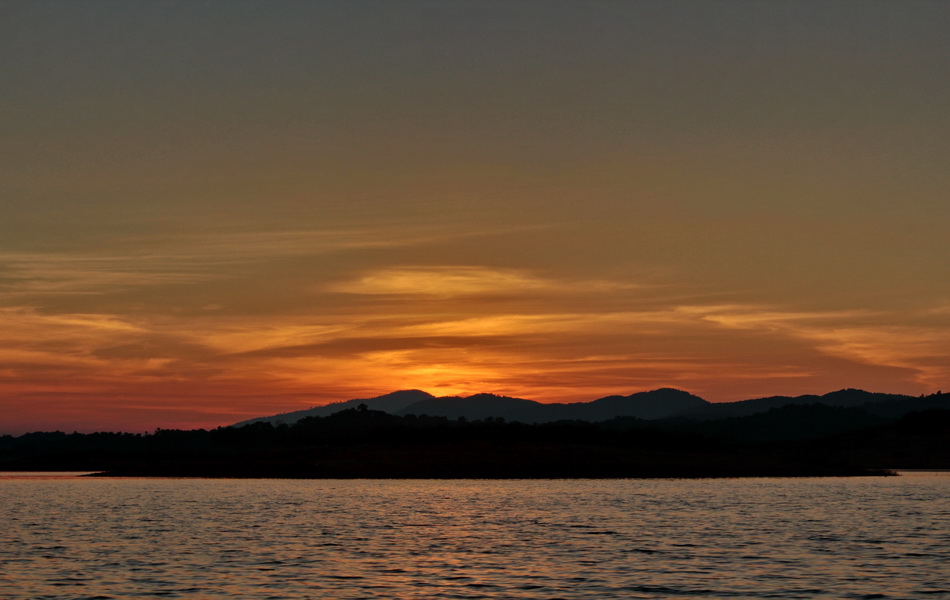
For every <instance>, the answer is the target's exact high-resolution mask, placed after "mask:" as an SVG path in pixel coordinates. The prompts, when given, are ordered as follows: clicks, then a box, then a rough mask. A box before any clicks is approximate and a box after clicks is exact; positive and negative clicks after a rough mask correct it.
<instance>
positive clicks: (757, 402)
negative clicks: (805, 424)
mask: <svg viewBox="0 0 950 600" xmlns="http://www.w3.org/2000/svg"><path fill="white" fill-rule="evenodd" d="M914 399H915V398H914V397H913V396H904V395H900V394H879V393H874V392H866V391H864V390H856V389H845V390H838V391H836V392H830V393H828V394H825V395H823V396H816V395H812V394H807V395H804V396H769V397H766V398H755V399H753V400H740V401H738V402H720V403H715V404H713V403H707V404H706V405H705V406H701V407H697V408H694V409H690V410H688V411H684V412H682V413H681V414H680V415H679V416H681V417H685V418H690V419H726V418H730V417H744V416H749V415H754V414H756V413H762V412H766V411H769V410H772V409H774V408H781V407H783V406H789V405H800V406H805V405H809V404H821V405H824V406H837V407H843V408H858V407H864V406H866V405H869V404H883V403H886V404H888V405H889V406H890V407H891V408H893V409H894V410H896V411H900V408H899V407H900V406H901V405H902V404H903V403H905V402H909V401H910V400H914ZM906 406H907V410H904V411H903V412H901V413H900V414H904V413H906V412H910V410H919V409H916V408H911V407H910V405H909V404H908V405H906ZM895 416H896V415H895Z"/></svg>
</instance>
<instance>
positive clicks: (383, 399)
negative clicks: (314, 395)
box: [233, 390, 434, 427]
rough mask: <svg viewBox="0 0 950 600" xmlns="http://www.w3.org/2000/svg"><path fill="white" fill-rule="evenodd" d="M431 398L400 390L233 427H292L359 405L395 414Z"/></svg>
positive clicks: (255, 419) (236, 424)
mask: <svg viewBox="0 0 950 600" xmlns="http://www.w3.org/2000/svg"><path fill="white" fill-rule="evenodd" d="M431 398H434V396H433V395H432V394H429V393H427V392H423V391H422V390H400V391H398V392H392V393H389V394H384V395H382V396H376V397H375V398H357V399H355V400H346V401H344V402H334V403H333V404H327V405H326V406H315V407H313V408H308V409H305V410H295V411H293V412H286V413H281V414H278V415H272V416H269V417H257V418H254V419H248V420H246V421H241V422H240V423H235V424H234V425H233V426H234V427H242V426H244V425H250V424H251V423H271V424H272V425H278V424H281V423H283V424H285V425H292V424H294V423H296V422H297V421H299V420H300V419H305V418H307V417H327V416H329V415H332V414H334V413H338V412H340V411H341V410H346V409H348V408H357V407H358V406H359V405H361V404H365V405H366V407H367V408H369V409H370V410H381V411H383V412H387V413H396V412H398V411H400V410H401V409H403V408H404V407H406V406H409V405H410V404H414V403H416V402H420V401H424V400H428V399H431Z"/></svg>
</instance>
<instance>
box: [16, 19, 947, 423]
mask: <svg viewBox="0 0 950 600" xmlns="http://www.w3.org/2000/svg"><path fill="white" fill-rule="evenodd" d="M948 31H950V2H947V1H945V0H938V1H933V2H928V1H914V0H907V1H893V2H886V1H874V0H855V1H849V2H839V1H834V0H830V1H821V2H816V1H807V2H798V1H781V0H772V1H763V0H749V1H717V2H710V1H704V0H696V1H678V0H656V1H653V2H643V1H639V2H638V1H633V0H625V1H616V2H612V1H583V2H581V1H571V2H564V1H556V0H552V1H545V2H534V1H527V0H526V1H510V0H504V1H502V0H499V1H474V0H473V1H470V2H463V1H454V0H431V1H414V0H407V1H385V2H383V1H375V2H370V1H360V0H348V1H323V2H321V1H308V2H304V1H299V2H297V1H279V0H277V1H269V0H268V1H264V0H261V1H253V2H252V1H242V0H221V1H204V2H172V1H161V0H149V1H144V0H143V1H129V0H122V1H109V2H103V1H94V0H90V1H81V2H80V1H75V0H63V1H46V0H35V1H0V433H14V434H16V433H22V432H24V431H31V430H52V429H61V430H65V431H73V430H78V431H95V430H126V431H149V430H152V429H154V428H156V427H165V428H168V427H182V428H191V427H214V426H218V425H223V424H229V423H233V422H235V421H238V420H241V419H245V418H249V417H253V416H260V415H265V414H274V413H277V412H284V411H289V410H297V409H300V408H307V407H309V406H313V405H317V404H325V403H327V402H330V401H338V400H345V399H350V398H358V397H371V396H376V395H379V394H383V393H386V392H390V391H393V390H397V389H404V388H418V389H423V390H426V391H428V392H430V393H433V394H437V395H448V394H461V395H468V394H472V393H477V392H493V393H497V394H504V395H511V396H517V397H523V398H529V399H533V400H538V401H543V402H564V401H579V400H592V399H594V398H597V397H600V396H604V395H608V394H630V393H633V392H637V391H643V390H649V389H654V388H658V387H675V388H679V389H684V390H687V391H690V392H692V393H695V394H697V395H700V396H702V397H704V398H706V399H708V400H711V401H732V400H739V399H743V398H750V397H758V396H766V395H773V394H785V395H797V394H803V393H825V392H829V391H832V390H835V389H840V388H844V387H860V388H864V389H869V390H873V391H881V392H895V393H907V394H921V393H931V392H935V391H937V390H938V389H941V388H942V389H944V390H946V389H948V388H950V35H948Z"/></svg>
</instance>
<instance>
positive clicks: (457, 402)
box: [396, 394, 548, 423]
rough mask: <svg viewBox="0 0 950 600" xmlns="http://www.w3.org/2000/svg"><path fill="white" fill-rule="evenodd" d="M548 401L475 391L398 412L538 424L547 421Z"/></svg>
mask: <svg viewBox="0 0 950 600" xmlns="http://www.w3.org/2000/svg"><path fill="white" fill-rule="evenodd" d="M545 406H548V405H545V404H541V403H540V402H535V401H534V400H525V399H523V398H510V397H508V396H496V395H495V394H475V395H474V396H467V397H460V396H446V397H442V398H431V397H430V398H427V399H425V400H421V401H419V402H416V403H414V404H410V405H409V406H406V407H404V408H402V409H401V410H399V411H397V413H396V414H399V415H429V416H430V417H448V418H450V419H458V418H459V417H465V418H466V419H487V418H489V417H496V418H502V419H505V420H508V421H521V422H524V423H536V422H538V421H539V419H540V420H543V416H542V415H543V414H544V408H545Z"/></svg>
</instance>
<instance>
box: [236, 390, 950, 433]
mask: <svg viewBox="0 0 950 600" xmlns="http://www.w3.org/2000/svg"><path fill="white" fill-rule="evenodd" d="M811 404H819V405H824V406H830V407H839V408H861V409H864V410H866V411H868V413H870V414H871V415H875V416H881V417H888V418H896V417H900V416H902V415H904V414H907V413H909V412H912V411H917V410H925V409H928V408H948V409H950V394H942V393H941V392H938V393H937V394H933V395H930V396H919V397H918V396H909V395H905V394H885V393H878V392H868V391H865V390H860V389H855V388H845V389H841V390H836V391H833V392H828V393H826V394H823V395H820V396H819V395H815V394H804V395H800V396H766V397H762V398H752V399H747V400H738V401H735V402H719V403H712V402H709V401H707V400H704V399H703V398H701V397H699V396H696V395H694V394H691V393H689V392H686V391H683V390H678V389H674V388H659V389H656V390H650V391H644V392H635V393H633V394H630V395H627V396H623V395H611V396H604V397H602V398H597V399H595V400H591V401H589V402H571V403H551V404H545V403H542V402H538V401H535V400H527V399H524V398H514V397H510V396H501V395H496V394H490V393H479V394H473V395H471V396H440V397H437V396H433V395H432V394H429V393H428V392H424V391H422V390H415V389H413V390H399V391H395V392H390V393H388V394H383V395H382V396H376V397H373V398H358V399H353V400H346V401H343V402H336V403H332V404H327V405H324V406H316V407H312V408H309V409H304V410H299V411H291V412H287V413H281V414H276V415H270V416H263V417H255V418H252V419H247V420H244V421H240V422H238V423H235V424H234V425H232V426H233V427H241V426H244V425H249V424H252V423H271V424H273V425H278V424H281V423H283V424H286V425H292V424H294V423H296V422H297V421H299V420H301V419H304V418H307V417H322V416H329V415H331V414H334V413H336V412H340V411H343V410H347V409H352V408H357V407H359V406H360V405H365V406H366V408H368V409H370V410H379V411H383V412H387V413H390V414H394V415H401V416H405V415H427V416H433V417H446V418H452V419H459V418H464V419H470V420H484V419H489V418H494V419H504V420H508V421H518V422H523V423H550V422H555V421H589V422H602V421H607V420H610V419H613V418H618V417H634V418H638V419H644V420H651V421H656V420H664V419H683V420H695V421H709V420H719V419H729V418H734V417H746V416H751V415H756V414H761V413H765V412H767V411H769V410H772V409H777V408H782V407H785V406H803V405H811Z"/></svg>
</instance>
